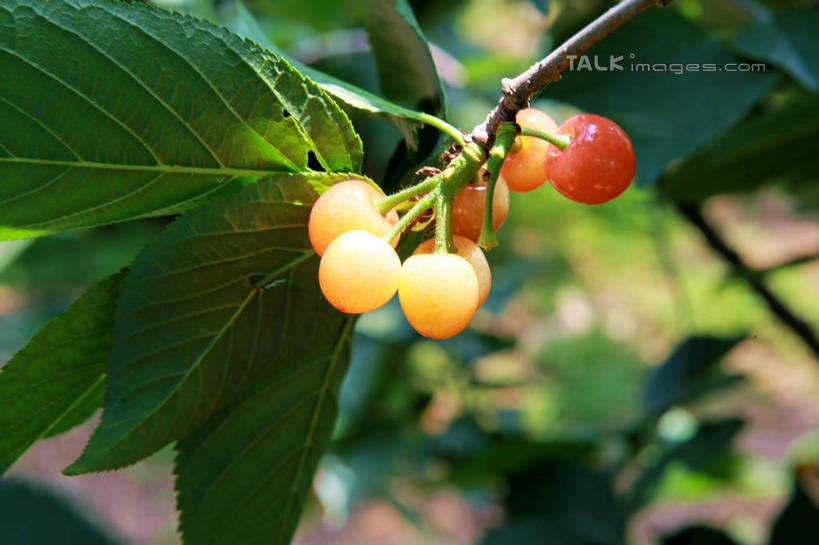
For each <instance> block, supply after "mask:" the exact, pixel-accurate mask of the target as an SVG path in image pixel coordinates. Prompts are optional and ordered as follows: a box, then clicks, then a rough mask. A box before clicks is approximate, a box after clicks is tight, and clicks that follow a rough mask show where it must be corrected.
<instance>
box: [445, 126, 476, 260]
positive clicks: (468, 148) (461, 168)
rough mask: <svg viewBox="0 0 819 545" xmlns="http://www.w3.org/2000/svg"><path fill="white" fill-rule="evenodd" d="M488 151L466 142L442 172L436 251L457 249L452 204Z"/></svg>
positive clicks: (474, 173) (472, 176) (453, 250)
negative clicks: (453, 240)
mask: <svg viewBox="0 0 819 545" xmlns="http://www.w3.org/2000/svg"><path fill="white" fill-rule="evenodd" d="M485 160H486V152H485V151H484V150H483V148H481V147H480V146H478V145H477V144H475V143H473V142H467V143H466V144H464V147H463V149H462V150H461V153H459V154H458V155H457V156H456V157H455V158H454V159H453V160H452V162H450V163H449V166H448V167H447V168H446V170H444V171H443V172H442V173H441V176H442V177H443V179H444V181H443V183H441V197H440V199H439V200H438V201H437V202H436V206H435V253H447V252H453V253H454V252H455V251H457V250H456V248H455V243H454V242H452V204H453V202H454V200H455V195H457V194H458V193H459V192H460V191H461V190H462V189H463V188H464V187H466V184H468V183H469V182H470V181H471V180H472V179H473V178H474V177H475V175H476V174H477V173H478V170H480V168H481V165H482V164H483V162H484V161H485Z"/></svg>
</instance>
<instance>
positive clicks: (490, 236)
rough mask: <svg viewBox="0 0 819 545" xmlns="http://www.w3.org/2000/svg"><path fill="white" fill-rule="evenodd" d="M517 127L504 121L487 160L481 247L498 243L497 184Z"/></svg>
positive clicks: (479, 243) (480, 238)
mask: <svg viewBox="0 0 819 545" xmlns="http://www.w3.org/2000/svg"><path fill="white" fill-rule="evenodd" d="M516 136H517V127H515V125H514V123H503V124H501V125H500V126H499V127H498V132H497V133H496V137H495V144H494V145H493V146H492V149H491V150H489V159H488V160H487V161H486V173H487V178H486V196H485V199H486V200H485V201H484V205H483V223H482V224H481V235H480V237H479V238H478V245H479V246H480V247H481V248H484V249H489V248H494V247H495V246H497V245H498V238H497V237H496V236H495V229H494V222H493V219H492V213H493V210H492V209H493V208H494V202H495V184H496V183H497V181H498V174H499V173H500V169H501V165H503V160H504V159H506V154H507V153H509V148H511V147H512V144H514V142H515V137H516Z"/></svg>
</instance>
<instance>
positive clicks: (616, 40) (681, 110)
mask: <svg viewBox="0 0 819 545" xmlns="http://www.w3.org/2000/svg"><path fill="white" fill-rule="evenodd" d="M588 55H589V56H588V57H587V58H586V60H587V62H588V63H589V64H588V65H583V67H582V68H581V60H580V59H577V60H575V62H574V69H573V70H572V69H570V70H568V71H567V72H565V73H564V74H563V78H562V79H561V80H560V81H559V82H557V83H554V84H552V85H549V86H548V87H546V88H545V89H546V92H545V93H544V96H548V97H549V98H556V99H558V100H561V101H564V102H568V103H571V104H574V105H576V106H578V107H580V108H583V109H585V110H586V111H589V112H591V113H596V114H600V115H604V116H607V117H610V118H612V119H613V120H614V121H615V122H616V123H618V124H620V125H621V126H622V127H623V129H625V130H626V132H627V133H628V135H629V137H630V138H631V141H632V143H633V144H634V151H635V154H636V156H637V179H638V181H639V182H640V183H643V184H647V183H653V182H655V181H656V180H657V179H658V177H659V175H660V173H661V172H662V170H663V169H664V168H665V167H666V165H667V164H668V163H669V162H670V161H672V160H674V159H678V158H681V157H685V156H686V155H689V154H691V153H692V152H694V151H696V150H697V149H699V148H700V147H702V146H704V145H706V144H707V143H708V142H709V141H711V140H712V139H713V138H715V137H716V136H717V135H719V134H721V133H722V132H723V131H725V130H726V129H728V128H729V127H730V126H731V125H733V124H734V123H736V122H737V121H739V119H741V118H742V117H743V116H744V115H745V114H746V113H747V112H748V111H749V110H750V109H751V108H752V107H753V105H754V104H755V103H756V102H757V101H758V100H759V99H760V98H761V97H762V96H764V95H765V94H766V93H767V92H768V91H769V90H770V89H771V87H772V86H773V85H774V83H776V81H777V79H778V74H777V72H776V71H774V70H768V71H766V72H759V71H756V72H740V71H738V70H735V71H729V70H728V69H726V68H725V67H726V66H727V65H729V64H731V63H738V62H740V59H738V58H737V57H736V56H734V55H731V54H730V53H729V52H728V51H726V50H725V49H724V48H723V47H722V46H721V45H720V44H719V43H718V42H717V41H716V40H714V39H713V38H711V37H710V36H709V35H708V33H707V32H706V31H705V30H704V29H703V28H701V27H699V26H697V25H695V24H694V23H691V22H690V21H687V20H685V19H683V18H682V17H681V16H680V15H677V14H676V13H675V12H674V11H673V10H649V11H646V12H645V13H643V14H641V15H640V16H639V17H636V18H634V19H633V20H631V21H629V23H628V24H627V25H625V26H623V27H622V28H620V29H618V30H617V31H615V32H614V33H613V34H612V35H611V36H609V37H608V38H606V39H605V40H603V41H601V42H600V43H599V44H597V45H596V46H595V47H594V48H593V49H591V50H590V51H589V53H588ZM595 56H596V57H595ZM595 59H596V62H597V63H598V64H599V65H601V66H602V67H603V68H606V71H602V70H592V68H591V66H592V65H593V64H594V63H595ZM612 60H613V61H615V64H616V65H619V66H621V69H620V70H617V69H616V68H614V69H613V71H611V70H609V69H610V68H613V67H612V64H611V61H612ZM586 66H588V68H586ZM688 67H693V69H689V68H688ZM706 69H707V70H706ZM635 97H639V98H635Z"/></svg>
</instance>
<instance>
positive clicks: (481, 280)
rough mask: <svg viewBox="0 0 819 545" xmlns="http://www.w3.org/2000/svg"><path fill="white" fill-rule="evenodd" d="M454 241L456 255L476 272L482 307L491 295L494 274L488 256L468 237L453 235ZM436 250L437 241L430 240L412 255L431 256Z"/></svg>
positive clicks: (479, 299)
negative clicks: (490, 268)
mask: <svg viewBox="0 0 819 545" xmlns="http://www.w3.org/2000/svg"><path fill="white" fill-rule="evenodd" d="M452 241H453V242H454V243H455V247H456V248H457V249H458V253H457V254H456V255H459V256H461V257H462V258H464V259H466V260H467V261H468V262H469V264H470V265H472V268H473V269H474V270H475V276H477V278H478V306H479V307H480V306H481V305H482V304H483V302H484V301H486V298H487V296H488V295H489V288H491V287H492V272H491V271H490V270H489V263H487V262H486V256H484V255H483V250H481V249H480V247H479V246H478V245H477V244H475V243H474V242H472V241H471V240H470V239H468V238H466V237H462V236H460V235H453V237H452ZM434 249H435V239H432V238H431V239H429V240H427V241H425V242H422V243H421V245H420V246H418V247H417V248H416V249H415V251H414V252H412V255H418V254H431V253H432V252H433V250H434Z"/></svg>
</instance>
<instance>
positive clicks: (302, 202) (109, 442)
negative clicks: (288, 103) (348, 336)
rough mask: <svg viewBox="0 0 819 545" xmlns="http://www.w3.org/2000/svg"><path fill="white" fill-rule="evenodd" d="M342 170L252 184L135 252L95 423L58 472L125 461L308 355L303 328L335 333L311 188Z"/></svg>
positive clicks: (179, 434)
mask: <svg viewBox="0 0 819 545" xmlns="http://www.w3.org/2000/svg"><path fill="white" fill-rule="evenodd" d="M349 177H350V175H345V174H336V175H318V174H316V175H309V176H308V175H302V174H282V175H278V176H276V177H274V178H272V179H269V180H263V181H260V182H258V183H256V184H254V185H251V186H248V187H246V188H245V189H244V190H243V192H242V193H241V194H240V195H239V196H238V197H237V198H236V199H234V200H233V201H231V202H228V203H219V204H214V205H208V206H204V207H201V208H199V209H197V210H194V211H193V212H191V213H189V214H187V215H184V216H182V217H181V218H180V219H179V220H177V221H176V222H175V223H173V224H172V225H171V226H170V227H169V228H168V229H167V231H165V232H164V233H163V234H162V235H161V236H160V237H158V239H157V240H156V241H155V242H154V243H152V244H151V245H149V246H148V247H147V248H146V250H145V251H143V252H142V253H141V254H140V255H139V256H138V257H137V259H136V261H135V262H134V264H133V265H132V267H131V270H130V272H129V274H128V276H127V278H126V280H125V285H124V287H123V291H122V296H121V298H120V303H119V307H118V312H117V319H116V327H115V330H114V343H113V350H112V356H111V365H110V369H109V386H108V394H107V397H106V401H105V410H104V412H103V416H102V423H101V424H100V426H99V428H98V429H97V431H96V432H95V434H94V436H93V437H92V438H91V441H90V442H89V444H88V446H87V448H86V450H85V452H84V453H83V454H82V456H81V457H80V459H79V460H78V461H77V462H75V463H74V464H73V465H72V466H71V467H69V468H68V469H67V470H66V473H68V474H78V473H87V472H91V471H101V470H107V469H115V468H119V467H123V466H125V465H128V464H131V463H134V462H136V461H138V460H140V459H142V458H144V457H146V456H148V455H150V454H151V453H153V452H155V451H156V450H158V449H159V448H161V447H163V446H164V445H166V444H168V443H170V442H172V441H176V440H178V439H181V438H182V437H185V436H186V435H187V434H189V433H190V432H192V431H193V430H195V429H196V428H197V427H199V426H200V425H202V424H203V423H204V422H205V421H206V420H207V419H208V418H209V417H210V416H211V415H212V414H214V413H215V412H216V411H218V410H219V409H221V408H222V407H223V406H225V405H226V404H228V403H229V402H231V401H232V400H233V399H234V398H235V396H236V395H237V393H238V392H240V391H243V390H246V389H248V388H249V387H250V386H252V385H255V384H261V383H264V381H265V379H267V378H269V377H276V376H279V375H280V374H281V373H282V372H283V371H282V370H283V368H287V369H289V368H291V367H292V366H293V365H296V366H299V365H305V364H307V363H306V362H310V361H313V360H312V359H311V358H310V354H311V350H312V348H313V346H311V343H310V342H308V341H307V340H305V339H306V338H305V337H304V335H302V333H301V332H302V329H304V331H307V332H313V331H315V332H316V334H318V335H323V334H324V333H325V332H332V331H335V330H336V329H337V328H338V324H339V323H340V322H339V320H341V319H342V315H341V313H339V312H338V311H336V310H334V309H333V308H332V307H331V306H330V305H329V304H328V303H327V302H326V301H325V300H324V298H323V297H322V296H321V293H320V292H319V289H318V283H317V281H316V275H317V273H316V266H317V262H318V259H317V258H316V256H315V254H314V252H313V251H312V249H311V247H310V242H309V239H308V235H307V221H308V217H309V214H310V208H311V206H312V203H313V201H314V199H315V196H316V192H315V191H314V190H313V189H312V188H311V186H314V187H315V186H319V187H322V186H326V185H330V184H332V183H333V182H335V181H337V180H338V179H340V178H349ZM311 334H312V333H311ZM293 343H295V344H293ZM313 344H315V343H313ZM294 346H295V348H294ZM285 355H286V357H285ZM291 358H292V359H291Z"/></svg>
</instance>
